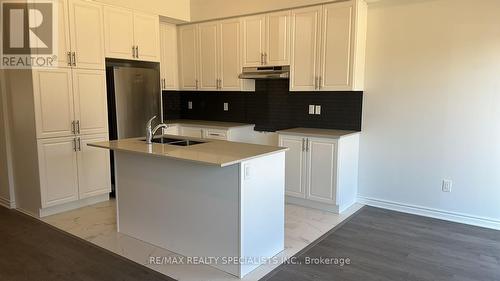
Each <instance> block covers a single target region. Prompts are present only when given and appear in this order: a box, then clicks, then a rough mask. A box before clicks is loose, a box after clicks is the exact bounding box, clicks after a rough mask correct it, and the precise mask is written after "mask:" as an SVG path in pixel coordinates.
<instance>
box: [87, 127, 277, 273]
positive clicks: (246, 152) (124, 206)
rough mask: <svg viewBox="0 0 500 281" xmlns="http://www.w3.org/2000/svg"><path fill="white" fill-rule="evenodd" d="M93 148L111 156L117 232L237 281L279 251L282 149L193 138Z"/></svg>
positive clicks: (102, 144) (104, 144) (130, 141)
mask: <svg viewBox="0 0 500 281" xmlns="http://www.w3.org/2000/svg"><path fill="white" fill-rule="evenodd" d="M167 137H168V138H169V139H170V142H172V139H173V140H174V141H175V139H182V137H179V136H167ZM157 141H158V140H157ZM166 142H169V140H168V139H166ZM198 142H199V143H198ZM189 144H191V145H189ZM90 145H91V146H94V147H99V148H105V149H110V150H114V152H115V153H114V154H115V178H116V199H117V200H116V201H117V227H118V232H121V233H123V234H126V235H129V236H132V237H134V238H137V239H140V240H142V241H145V242H149V243H151V244H154V245H157V246H159V247H162V248H165V249H168V250H170V251H172V252H175V253H178V254H181V255H183V256H186V257H188V258H189V257H193V258H196V259H200V258H201V260H202V261H203V262H206V263H208V264H209V265H211V266H213V267H216V268H218V269H220V270H223V271H225V272H228V273H230V274H233V275H235V276H238V277H243V276H245V275H246V274H248V273H249V272H250V271H252V270H254V269H255V268H257V267H258V266H260V265H261V264H263V263H266V262H268V259H270V258H271V257H273V256H275V255H276V254H278V253H279V252H281V251H282V250H284V208H285V202H284V177H285V151H286V150H287V149H286V148H283V147H274V146H263V145H255V144H246V143H237V142H228V141H219V140H207V139H192V138H190V139H189V141H188V142H182V141H179V142H177V143H175V144H174V143H171V144H165V143H153V144H146V143H145V142H144V141H143V139H126V140H118V141H109V142H100V143H94V144H90ZM186 145H187V146H186Z"/></svg>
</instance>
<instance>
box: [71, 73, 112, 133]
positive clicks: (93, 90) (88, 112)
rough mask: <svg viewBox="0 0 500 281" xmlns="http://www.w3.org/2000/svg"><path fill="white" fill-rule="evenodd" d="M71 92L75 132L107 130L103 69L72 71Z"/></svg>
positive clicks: (101, 131) (102, 131)
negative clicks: (75, 122) (73, 101)
mask: <svg viewBox="0 0 500 281" xmlns="http://www.w3.org/2000/svg"><path fill="white" fill-rule="evenodd" d="M73 93H74V100H75V120H77V133H78V134H82V135H88V134H97V133H106V132H107V131H108V104H107V95H106V74H105V72H104V71H103V70H83V69H82V70H80V69H76V70H74V71H73Z"/></svg>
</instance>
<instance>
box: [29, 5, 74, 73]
mask: <svg viewBox="0 0 500 281" xmlns="http://www.w3.org/2000/svg"><path fill="white" fill-rule="evenodd" d="M53 3H54V4H55V5H57V41H58V43H57V65H56V66H57V67H71V64H70V60H69V56H68V54H69V55H71V54H70V52H71V44H70V37H69V16H68V0H55V1H54V2H53ZM33 4H34V5H35V7H36V6H37V4H38V2H34V3H33ZM34 16H35V17H37V16H38V14H36V13H35V15H34ZM36 21H37V22H42V21H43V19H38V18H37V19H36Z"/></svg>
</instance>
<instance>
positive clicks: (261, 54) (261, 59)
mask: <svg viewBox="0 0 500 281" xmlns="http://www.w3.org/2000/svg"><path fill="white" fill-rule="evenodd" d="M260 64H262V65H264V53H260Z"/></svg>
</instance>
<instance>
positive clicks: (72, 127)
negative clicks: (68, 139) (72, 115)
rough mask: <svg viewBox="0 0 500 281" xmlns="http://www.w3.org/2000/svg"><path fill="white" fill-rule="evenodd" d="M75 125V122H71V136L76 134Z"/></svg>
mask: <svg viewBox="0 0 500 281" xmlns="http://www.w3.org/2000/svg"><path fill="white" fill-rule="evenodd" d="M75 123H76V121H75V120H73V121H72V122H71V133H73V134H76V124H75Z"/></svg>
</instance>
